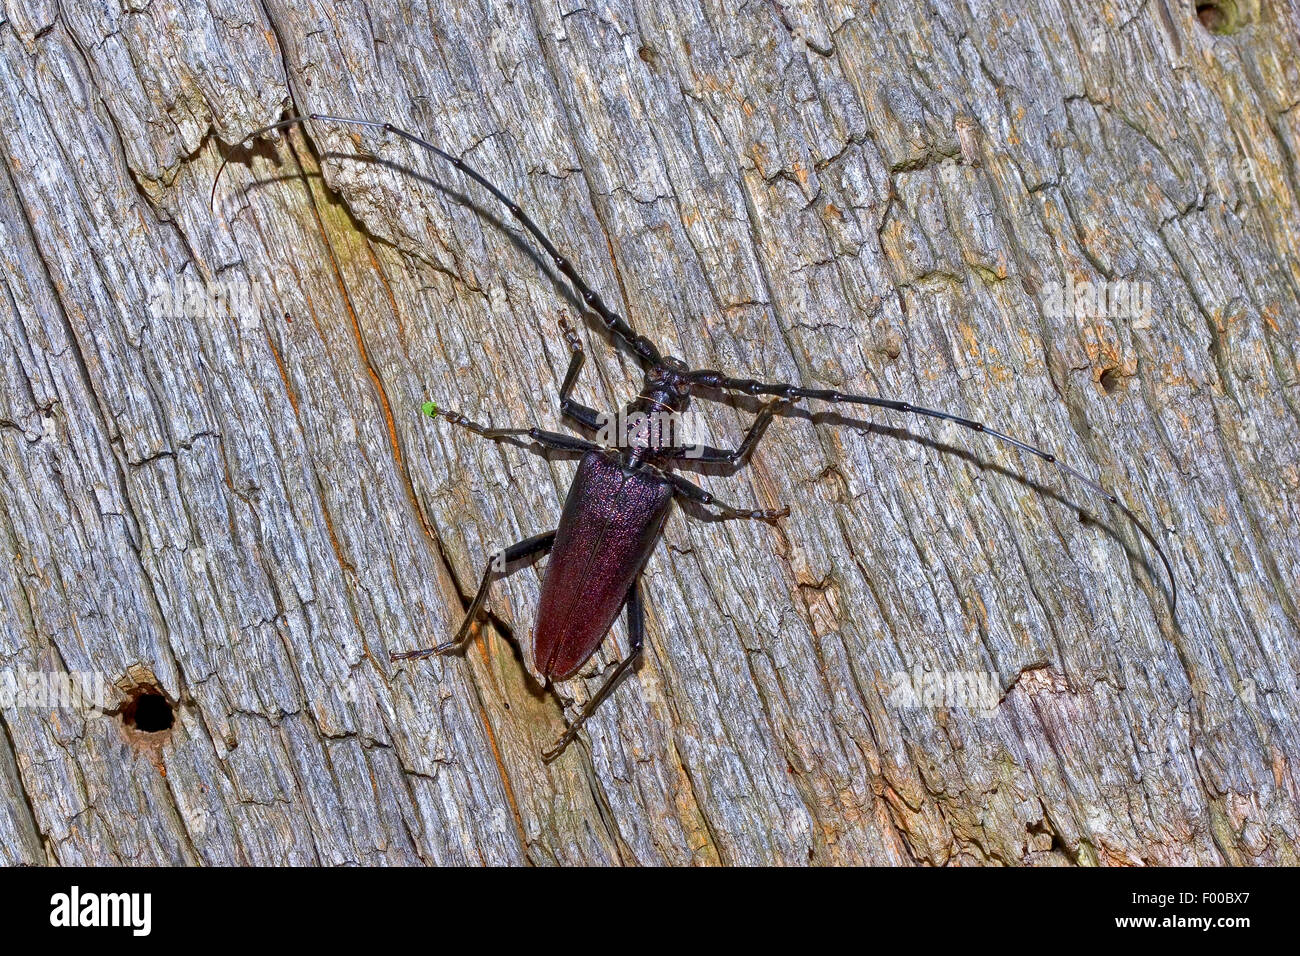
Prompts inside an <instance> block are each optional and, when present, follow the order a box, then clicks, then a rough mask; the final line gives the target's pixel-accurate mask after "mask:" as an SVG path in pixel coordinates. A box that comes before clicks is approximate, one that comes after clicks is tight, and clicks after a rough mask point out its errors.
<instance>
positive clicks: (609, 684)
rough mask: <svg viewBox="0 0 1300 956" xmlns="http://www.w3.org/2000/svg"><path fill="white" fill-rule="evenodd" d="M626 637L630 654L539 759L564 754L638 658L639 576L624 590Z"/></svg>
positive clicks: (641, 635)
mask: <svg viewBox="0 0 1300 956" xmlns="http://www.w3.org/2000/svg"><path fill="white" fill-rule="evenodd" d="M627 636H628V641H629V643H631V645H632V651H631V653H630V654H628V655H627V657H625V658H624V659H623V660H621V661H619V664H618V666H617V667H616V668H614V673H612V674H610V675H609V677H608V678H607V679H606V681H605V683H603V684H601V685H600V690H598V691H596V695H595V696H594V697H592V698H591V700H589V701H587V706H585V707H583V708H582V713H580V714H579V715H578V717H577V719H576V720H575V721H574V722H573V723H571V724H570V725H569V727H568V729H567V730H566V731H565V732H564V735H563V736H562V737H560V739H559V740H557V741H556V742H555V743H554V744H552V745H551V747H550V749H548V750H543V751H542V760H544V761H546V763H550V762H551V761H552V760H554V759H555V758H556V757H558V756H559V755H560V754H562V753H564V749H565V748H566V747H568V746H569V744H571V743H573V741H574V738H576V737H577V736H578V731H579V730H581V729H582V725H583V724H585V723H586V722H587V718H588V717H590V716H591V715H592V714H594V713H595V712H596V708H597V707H599V706H600V705H601V703H603V702H604V700H605V698H606V697H608V696H609V695H610V693H611V692H612V691H613V690H614V687H615V686H616V685H617V684H618V682H619V681H620V680H622V678H623V675H624V674H626V673H627V672H628V671H629V670H631V669H632V668H633V667H634V666H635V665H636V662H637V660H638V659H639V658H640V657H641V646H642V645H643V644H644V643H645V606H644V605H643V604H642V603H641V579H640V578H639V577H638V578H637V579H636V581H635V582H634V583H633V584H632V587H631V589H630V590H629V591H628V592H627Z"/></svg>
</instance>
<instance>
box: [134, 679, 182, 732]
mask: <svg viewBox="0 0 1300 956" xmlns="http://www.w3.org/2000/svg"><path fill="white" fill-rule="evenodd" d="M128 693H129V694H130V696H129V697H128V699H127V702H126V704H125V705H123V707H122V724H123V726H125V727H126V728H127V729H128V730H133V731H135V732H136V733H141V734H158V733H162V732H163V731H166V730H171V728H172V724H174V723H175V722H176V715H175V713H174V711H173V710H172V705H171V701H169V700H168V699H167V698H166V697H164V696H163V695H162V693H161V692H160V691H159V690H158V689H157V688H156V687H133V688H131V690H130V691H128Z"/></svg>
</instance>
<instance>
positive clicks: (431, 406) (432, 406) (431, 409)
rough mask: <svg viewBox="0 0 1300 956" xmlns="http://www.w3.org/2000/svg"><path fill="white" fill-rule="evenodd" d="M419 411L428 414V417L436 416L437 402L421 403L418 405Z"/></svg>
mask: <svg viewBox="0 0 1300 956" xmlns="http://www.w3.org/2000/svg"><path fill="white" fill-rule="evenodd" d="M420 411H422V412H424V414H426V415H428V416H429V417H430V418H437V417H438V403H437V402H425V403H424V404H423V405H421V406H420Z"/></svg>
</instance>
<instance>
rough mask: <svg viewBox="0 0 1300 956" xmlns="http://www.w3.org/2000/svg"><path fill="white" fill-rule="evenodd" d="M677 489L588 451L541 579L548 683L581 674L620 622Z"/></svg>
mask: <svg viewBox="0 0 1300 956" xmlns="http://www.w3.org/2000/svg"><path fill="white" fill-rule="evenodd" d="M672 500H673V487H672V484H671V483H669V482H666V481H663V480H661V479H659V478H657V477H655V476H653V475H650V474H649V473H647V472H645V471H643V470H640V469H635V468H629V467H627V466H626V465H624V464H622V463H621V462H620V461H619V460H618V458H617V457H616V456H612V455H607V454H605V453H603V452H596V451H593V452H588V453H587V454H585V455H583V456H582V462H581V463H580V464H579V465H578V473H577V474H576V475H574V477H573V484H572V485H571V486H570V487H569V497H568V498H567V499H566V500H565V503H564V511H563V513H562V514H561V515H560V524H559V527H558V528H556V531H555V544H554V545H553V546H552V548H551V557H550V561H549V563H548V564H547V565H546V576H545V578H544V579H543V580H542V596H541V601H540V602H539V604H538V607H537V624H536V626H535V627H534V630H533V660H534V663H535V666H536V667H537V669H538V671H540V672H541V674H542V676H543V677H546V678H549V679H550V680H556V681H558V680H566V679H568V678H569V677H572V676H573V675H574V674H575V673H577V671H578V668H580V667H582V665H583V664H585V663H586V662H587V659H588V658H589V657H591V655H592V654H594V653H596V648H598V647H600V644H601V642H602V641H603V640H604V639H605V635H606V634H608V633H609V629H610V627H611V626H613V624H614V618H616V617H618V612H619V611H620V610H622V607H623V602H624V601H626V600H627V595H628V592H629V591H630V590H631V589H632V586H633V585H634V584H635V583H636V580H637V577H638V576H639V575H640V574H641V569H642V568H643V567H645V563H646V559H647V558H649V557H650V552H651V550H653V548H654V546H655V542H656V541H657V540H658V538H659V529H660V528H661V527H662V525H663V523H664V518H666V517H667V516H668V506H669V505H670V504H671V503H672Z"/></svg>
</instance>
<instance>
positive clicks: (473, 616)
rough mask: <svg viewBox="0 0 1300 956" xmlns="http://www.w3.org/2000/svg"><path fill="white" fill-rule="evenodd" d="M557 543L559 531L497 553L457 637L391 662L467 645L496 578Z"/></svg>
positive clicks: (439, 652)
mask: <svg viewBox="0 0 1300 956" xmlns="http://www.w3.org/2000/svg"><path fill="white" fill-rule="evenodd" d="M553 544H555V532H554V531H547V532H545V533H544V534H538V535H534V536H533V537H531V538H525V539H524V540H523V541H520V542H518V543H516V544H512V545H510V547H508V548H503V549H502V550H500V551H497V552H496V553H495V554H493V555H492V556H491V557H490V558H488V566H487V567H486V568H485V569H484V570H483V578H482V579H481V580H480V581H479V586H478V591H477V592H476V593H475V594H474V600H473V601H471V602H470V605H469V610H467V611H466V612H465V620H463V621H462V622H461V625H460V627H459V628H458V629H457V631H456V636H455V637H453V638H452V639H451V640H449V641H444V642H443V643H441V644H437V645H435V646H433V647H425V648H421V649H420V650H417V651H404V652H402V653H400V654H389V655H388V659H389V660H390V661H409V660H419V659H421V658H425V657H432V656H433V655H434V654H445V653H447V652H448V651H452V650H455V649H456V648H457V647H460V645H461V644H463V643H464V642H465V638H466V637H468V636H469V632H470V629H471V628H472V627H473V626H474V621H475V620H477V619H478V616H479V613H480V612H481V611H482V610H483V604H484V603H485V602H486V601H487V594H488V588H490V587H491V586H492V580H493V578H495V577H496V576H497V575H499V574H505V572H506V565H508V564H510V563H511V562H512V561H518V560H519V559H520V558H527V557H530V556H531V555H534V554H544V553H546V552H547V551H550V550H551V545H553Z"/></svg>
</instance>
